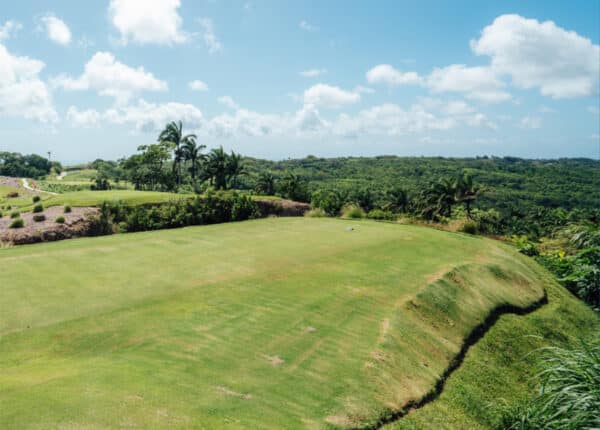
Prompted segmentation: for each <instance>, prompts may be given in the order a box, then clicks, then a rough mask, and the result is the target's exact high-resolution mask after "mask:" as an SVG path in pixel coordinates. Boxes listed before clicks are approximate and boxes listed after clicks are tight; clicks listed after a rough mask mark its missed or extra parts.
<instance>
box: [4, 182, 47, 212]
mask: <svg viewBox="0 0 600 430" xmlns="http://www.w3.org/2000/svg"><path fill="white" fill-rule="evenodd" d="M15 191H16V192H18V193H19V197H11V198H8V197H6V195H7V194H8V193H11V192H15ZM34 195H35V194H34V193H32V192H30V191H28V190H26V189H25V188H22V187H19V188H16V187H9V186H6V185H0V207H3V206H11V207H14V208H21V207H26V206H31V208H33V206H34V204H33V201H32V198H33V196H34ZM39 196H40V198H41V199H42V200H47V199H48V198H50V196H51V195H50V194H45V193H42V194H40V195H39Z"/></svg>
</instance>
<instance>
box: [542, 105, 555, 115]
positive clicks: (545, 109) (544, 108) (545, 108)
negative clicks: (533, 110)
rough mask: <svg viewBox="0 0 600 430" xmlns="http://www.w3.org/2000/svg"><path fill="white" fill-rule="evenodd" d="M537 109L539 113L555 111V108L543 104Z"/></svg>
mask: <svg viewBox="0 0 600 430" xmlns="http://www.w3.org/2000/svg"><path fill="white" fill-rule="evenodd" d="M538 110H539V111H540V112H541V113H554V112H556V110H554V109H552V108H551V107H548V106H545V105H541V106H540V108H539V109H538Z"/></svg>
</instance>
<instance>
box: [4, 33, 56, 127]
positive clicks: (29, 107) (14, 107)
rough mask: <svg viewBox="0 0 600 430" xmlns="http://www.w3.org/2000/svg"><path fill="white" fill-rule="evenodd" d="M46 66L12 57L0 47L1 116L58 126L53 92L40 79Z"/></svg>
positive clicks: (28, 59)
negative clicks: (50, 123)
mask: <svg viewBox="0 0 600 430" xmlns="http://www.w3.org/2000/svg"><path fill="white" fill-rule="evenodd" d="M44 67H45V64H44V63H43V62H42V61H39V60H35V59H31V58H29V57H19V56H16V55H13V54H11V53H10V52H9V51H8V50H7V49H6V47H4V46H3V45H1V44H0V115H1V116H8V117H23V118H26V119H34V120H37V121H40V122H44V123H47V122H54V121H57V120H58V114H57V113H56V111H55V110H54V106H53V104H52V98H51V95H50V91H49V90H48V87H47V86H46V84H45V83H44V82H43V81H42V80H41V79H40V78H39V74H40V72H41V71H42V69H43V68H44Z"/></svg>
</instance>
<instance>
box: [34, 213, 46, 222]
mask: <svg viewBox="0 0 600 430" xmlns="http://www.w3.org/2000/svg"><path fill="white" fill-rule="evenodd" d="M33 220H34V221H35V222H42V221H46V215H44V214H36V215H34V216H33Z"/></svg>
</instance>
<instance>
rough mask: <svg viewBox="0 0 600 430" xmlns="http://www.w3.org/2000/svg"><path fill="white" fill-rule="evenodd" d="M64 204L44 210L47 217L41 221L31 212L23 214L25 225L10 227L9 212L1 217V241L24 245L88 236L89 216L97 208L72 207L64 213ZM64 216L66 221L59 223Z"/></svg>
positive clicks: (96, 210) (94, 212)
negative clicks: (59, 218)
mask: <svg viewBox="0 0 600 430" xmlns="http://www.w3.org/2000/svg"><path fill="white" fill-rule="evenodd" d="M63 212H64V209H63V207H62V206H53V207H50V208H47V209H46V210H44V212H43V215H45V217H46V219H45V220H44V221H41V222H35V221H34V220H33V216H34V215H36V214H33V213H31V212H24V213H22V214H21V218H22V219H23V221H24V223H25V226H24V227H23V228H10V224H11V223H12V221H13V219H12V218H10V216H9V214H6V215H5V216H3V217H2V218H0V242H5V243H12V244H14V245H22V244H27V243H36V242H46V241H53V240H61V239H69V238H72V237H80V236H86V235H87V232H88V229H89V218H90V217H91V216H93V215H95V214H97V213H98V209H96V208H72V210H71V212H70V213H63ZM59 216H62V217H64V219H65V222H64V223H63V224H59V223H57V222H56V218H58V217H59Z"/></svg>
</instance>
